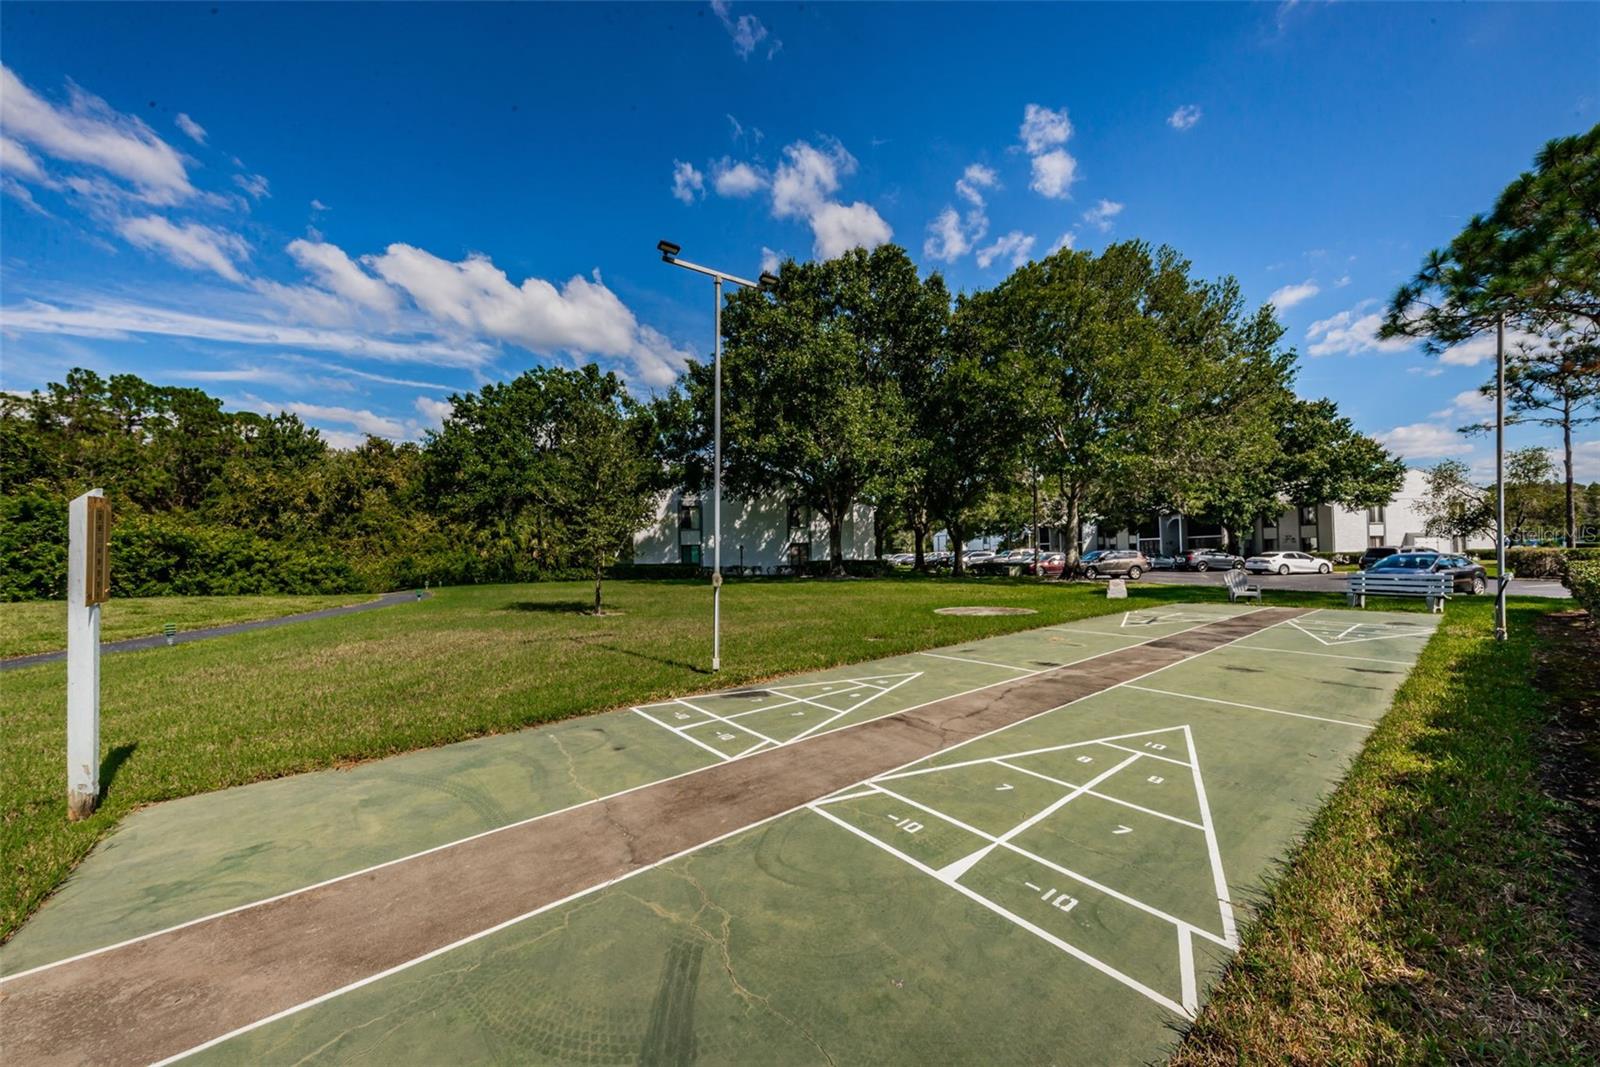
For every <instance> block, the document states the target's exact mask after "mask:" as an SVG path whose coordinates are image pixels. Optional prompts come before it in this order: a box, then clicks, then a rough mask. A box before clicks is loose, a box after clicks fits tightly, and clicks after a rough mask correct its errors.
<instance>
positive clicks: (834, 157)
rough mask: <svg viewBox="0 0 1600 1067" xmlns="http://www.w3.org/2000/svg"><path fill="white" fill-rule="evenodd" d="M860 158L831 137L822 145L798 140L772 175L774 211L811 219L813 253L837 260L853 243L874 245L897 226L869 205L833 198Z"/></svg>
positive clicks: (880, 241)
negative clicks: (825, 145) (890, 225)
mask: <svg viewBox="0 0 1600 1067" xmlns="http://www.w3.org/2000/svg"><path fill="white" fill-rule="evenodd" d="M855 169H856V160H855V157H854V156H852V155H851V154H850V153H849V152H847V151H845V148H844V146H843V145H842V144H839V143H838V142H837V141H832V142H829V143H828V144H827V147H826V149H825V150H824V149H819V148H817V147H816V146H814V145H812V144H810V143H808V142H806V141H796V142H795V143H794V144H792V145H789V146H788V147H787V148H785V149H784V150H783V162H781V163H779V164H778V170H777V173H775V174H774V175H773V178H772V213H773V214H774V215H775V216H777V217H778V218H780V219H782V218H803V219H805V220H806V221H807V222H809V223H810V224H811V232H812V236H813V238H814V240H813V252H814V253H815V254H816V255H817V256H818V257H820V258H822V259H832V258H834V257H835V256H838V255H841V254H843V253H845V252H848V251H849V250H850V249H852V248H856V247H862V248H869V249H870V248H875V247H877V246H878V245H880V244H883V243H885V242H886V241H888V240H889V239H890V238H891V237H892V236H894V231H893V230H891V229H890V228H889V224H888V223H887V222H885V221H884V220H883V217H882V216H881V215H879V214H878V212H877V210H876V209H875V208H873V207H872V206H871V205H870V204H867V203H864V202H862V201H859V200H858V201H856V202H855V203H853V204H849V205H845V204H842V203H839V202H837V201H835V200H833V199H832V196H833V194H834V193H836V192H837V191H838V189H839V182H840V178H841V177H843V176H846V175H849V174H853V173H854V172H855Z"/></svg>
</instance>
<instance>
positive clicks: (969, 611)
mask: <svg viewBox="0 0 1600 1067" xmlns="http://www.w3.org/2000/svg"><path fill="white" fill-rule="evenodd" d="M933 611H934V614H936V615H1037V614H1039V613H1038V612H1037V611H1034V610H1033V609H1032V608H994V607H967V608H934V609H933Z"/></svg>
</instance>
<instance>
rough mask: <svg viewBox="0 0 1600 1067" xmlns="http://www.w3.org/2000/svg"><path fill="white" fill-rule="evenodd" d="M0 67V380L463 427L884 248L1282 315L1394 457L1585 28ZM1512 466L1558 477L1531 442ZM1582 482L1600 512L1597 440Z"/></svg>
mask: <svg viewBox="0 0 1600 1067" xmlns="http://www.w3.org/2000/svg"><path fill="white" fill-rule="evenodd" d="M4 21H5V33H4V36H3V38H0V63H3V66H4V70H3V73H0V78H3V81H0V387H3V388H5V389H8V390H19V391H27V390H31V389H34V388H39V387H42V386H43V385H44V384H45V383H47V382H50V381H59V380H61V379H62V377H63V375H64V374H65V373H66V372H67V370H68V369H70V368H72V367H74V366H84V367H89V368H92V369H94V370H96V371H99V372H101V373H103V374H112V373H124V372H127V373H135V374H138V375H140V376H141V377H144V378H146V379H149V380H151V381H155V382H159V383H162V384H171V385H191V386H196V387H200V388H203V389H205V390H207V391H208V392H210V393H212V394H213V395H217V396H220V397H222V398H224V400H225V401H226V404H227V406H228V407H229V408H230V409H237V410H256V411H262V412H276V411H279V410H287V411H292V412H294V413H296V414H298V415H299V416H300V417H301V418H302V419H304V420H305V421H306V422H307V423H308V424H310V425H313V426H316V427H318V428H319V429H320V430H321V431H322V432H323V434H324V436H325V437H326V438H327V439H328V440H329V441H330V442H332V443H334V444H336V445H340V446H347V445H351V444H355V443H358V442H359V441H360V440H361V439H362V437H363V435H365V434H368V433H375V434H379V435H381V436H386V437H390V438H394V439H396V440H417V439H420V438H421V437H422V436H423V435H424V434H425V433H426V431H427V430H428V429H430V428H433V427H436V426H437V425H438V423H439V420H440V419H441V418H442V417H443V415H444V413H445V412H446V411H447V410H448V403H447V401H448V398H449V396H450V395H451V394H452V393H454V392H461V391H467V390H472V389H476V388H479V387H480V386H481V385H482V384H484V383H486V382H490V381H500V380H506V379H509V378H512V377H515V376H516V375H517V374H519V373H521V372H522V371H523V370H525V369H527V368H528V367H530V366H533V365H539V364H559V365H577V364H580V363H584V362H589V361H591V360H592V361H595V362H598V363H599V364H600V365H601V366H603V367H605V368H607V369H611V370H615V371H617V372H618V373H619V374H621V375H623V376H624V377H625V378H626V379H627V380H628V381H629V383H630V385H631V387H632V388H633V389H634V390H635V391H636V392H637V393H639V394H640V395H648V394H650V393H652V392H655V391H659V390H662V389H664V388H667V387H669V386H670V384H671V382H672V381H673V379H674V377H675V376H676V374H677V373H678V372H679V371H680V370H681V369H682V367H683V366H684V363H685V361H686V360H688V359H691V358H693V359H701V358H705V357H706V356H707V354H708V353H709V351H710V348H711V333H712V329H713V327H712V319H711V315H712V294H711V291H710V289H711V286H710V283H709V281H708V280H707V279H705V278H703V277H701V276H698V275H693V274H690V273H689V272H687V271H681V270H676V269H674V268H672V267H669V266H666V265H665V264H663V263H662V262H661V259H660V257H659V255H658V254H657V253H656V252H655V244H656V241H657V240H659V239H661V238H668V239H670V240H672V241H675V242H677V243H679V244H681V245H682V246H683V253H682V254H683V256H684V258H686V259H691V260H694V261H697V262H702V263H708V264H711V265H714V266H717V267H719V268H721V269H724V270H727V271H729V272H732V273H736V274H743V275H745V276H746V277H754V276H755V275H756V274H758V273H759V272H760V271H761V270H762V269H763V267H769V266H771V265H772V264H774V263H775V262H778V261H780V260H782V259H784V258H788V257H793V258H796V259H801V260H803V259H807V258H812V257H827V256H834V255H838V254H839V253H840V252H842V251H844V250H845V249H848V248H851V247H854V246H857V245H862V246H866V247H872V246H875V245H877V244H881V243H884V242H887V241H893V242H894V243H897V244H899V245H902V246H903V247H905V248H906V249H907V250H908V251H909V252H910V254H911V256H912V257H913V259H915V260H916V262H917V263H918V264H919V265H920V267H921V268H922V270H923V271H924V272H930V271H935V270H937V271H939V272H941V273H943V274H944V276H945V278H946V280H947V281H948V283H949V284H950V286H951V287H952V289H954V290H957V291H973V290H977V289H981V288H985V287H989V286H992V285H994V284H996V283H998V282H999V281H1000V280H1002V279H1003V278H1004V277H1005V275H1006V274H1007V273H1008V272H1009V271H1010V270H1011V269H1012V268H1013V267H1014V266H1015V265H1016V264H1019V263H1022V262H1026V261H1027V259H1029V258H1037V257H1040V256H1043V255H1045V254H1047V253H1049V252H1050V251H1052V250H1054V249H1055V248H1057V247H1060V246H1061V245H1063V244H1067V245H1070V246H1072V247H1074V248H1079V249H1086V250H1090V251H1095V250H1098V249H1101V248H1104V247H1105V246H1106V245H1107V244H1108V243H1111V242H1114V241H1122V240H1130V239H1140V240H1144V241H1147V242H1150V243H1151V244H1154V245H1162V244H1166V245H1171V246H1173V247H1174V248H1176V249H1178V250H1179V251H1180V252H1182V253H1183V254H1184V255H1185V256H1186V257H1187V258H1189V259H1190V260H1191V261H1192V263H1193V268H1194V271H1195V273H1196V274H1197V275H1199V276H1202V277H1207V278H1217V277H1221V276H1224V275H1232V276H1234V277H1236V278H1237V279H1238V280H1239V282H1240V284H1241V286H1242V288H1243V292H1244V294H1245V296H1246V299H1247V300H1248V301H1249V302H1250V303H1251V305H1259V304H1261V303H1265V302H1267V301H1271V302H1272V303H1273V304H1274V305H1275V306H1276V308H1277V310H1278V314H1279V318H1280V321H1281V322H1282V323H1283V325H1284V326H1285V328H1286V334H1285V344H1288V345H1292V346H1294V347H1295V348H1296V349H1297V350H1298V351H1299V353H1300V354H1301V371H1300V376H1299V379H1298V382H1297V389H1298V391H1299V392H1300V393H1301V394H1302V395H1304V396H1308V397H1319V396H1328V397H1331V398H1333V399H1334V400H1336V401H1338V403H1339V405H1340V407H1341V409H1342V410H1343V411H1344V412H1345V413H1346V414H1348V415H1349V416H1350V417H1351V418H1352V419H1353V420H1354V421H1355V423H1356V425H1357V426H1358V427H1359V428H1360V429H1362V430H1363V431H1366V432H1368V433H1371V434H1373V435H1375V436H1377V437H1379V438H1380V439H1381V440H1383V441H1384V442H1385V443H1386V444H1388V445H1389V446H1390V447H1391V448H1393V449H1394V450H1395V451H1397V452H1399V453H1400V454H1402V455H1404V456H1405V457H1406V458H1407V459H1408V460H1410V461H1411V462H1413V463H1414V464H1417V465H1424V466H1425V465H1429V464H1432V463H1435V462H1437V461H1438V460H1440V459H1442V458H1446V457H1450V458H1459V459H1463V460H1465V461H1467V462H1468V463H1469V464H1472V465H1473V466H1474V467H1475V468H1476V469H1477V470H1478V471H1479V472H1480V473H1481V472H1484V471H1486V470H1488V469H1489V463H1490V455H1491V453H1490V440H1489V439H1488V438H1485V437H1475V438H1472V437H1464V436H1462V435H1460V434H1458V433H1457V432H1455V431H1456V428H1457V427H1458V426H1461V425H1463V424H1466V423H1471V422H1475V421H1478V420H1479V419H1481V418H1482V417H1483V415H1484V414H1485V412H1484V409H1483V406H1482V399H1481V397H1479V396H1478V394H1477V392H1476V390H1477V387H1478V386H1479V385H1481V384H1482V383H1483V382H1484V381H1485V380H1487V378H1488V377H1489V375H1490V373H1491V371H1492V366H1493V363H1492V359H1493V347H1492V339H1490V338H1483V339H1480V340H1478V341H1474V342H1470V343H1468V344H1467V345H1464V346H1461V347H1460V348H1458V349H1456V350H1453V351H1451V352H1448V353H1446V354H1445V355H1444V356H1443V357H1429V356H1426V355H1424V354H1423V353H1422V352H1421V351H1420V349H1419V348H1418V347H1417V346H1414V345H1410V344H1402V343H1397V342H1393V341H1384V342H1380V341H1378V340H1377V339H1376V337H1375V335H1374V330H1375V327H1376V324H1377V317H1378V315H1379V313H1380V312H1381V310H1382V308H1383V306H1384V304H1385V302H1386V301H1387V299H1388V297H1389V296H1390V295H1391V294H1392V293H1393V292H1394V290H1395V288H1396V286H1397V285H1399V284H1400V283H1401V282H1402V281H1404V280H1405V279H1407V278H1408V277H1410V275H1411V274H1412V273H1413V272H1414V271H1415V270H1416V269H1417V267H1418V265H1419V264H1420V263H1421V260H1422V257H1423V255H1424V254H1425V253H1426V252H1427V251H1428V249H1430V248H1433V247H1437V246H1440V245H1443V244H1445V243H1447V242H1448V240H1449V239H1450V237H1451V236H1453V235H1454V234H1455V233H1456V232H1457V231H1458V230H1459V229H1460V228H1461V227H1462V225H1464V224H1465V222H1466V221H1467V219H1468V218H1469V217H1470V216H1471V215H1472V214H1473V213H1474V212H1479V211H1486V210H1488V209H1489V208H1490V207H1491V206H1492V204H1493V201H1494V198H1495V196H1496V194H1497V193H1498V192H1499V191H1500V190H1501V189H1502V188H1503V187H1504V186H1505V185H1506V184H1507V183H1508V182H1509V181H1510V180H1511V179H1512V178H1513V177H1515V176H1516V175H1517V174H1518V173H1519V172H1520V171H1522V170H1524V169H1527V168H1528V167H1530V166H1531V164H1532V160H1533V156H1534V154H1535V153H1536V152H1537V151H1538V149H1539V147H1540V146H1541V145H1542V144H1543V143H1544V142H1545V141H1547V140H1549V139H1551V138H1554V137H1559V136H1567V135H1571V134H1575V133H1579V132H1582V131H1584V130H1586V129H1588V128H1590V127H1592V126H1593V125H1594V124H1595V123H1596V122H1600V62H1584V61H1582V59H1581V57H1582V56H1584V55H1587V56H1588V57H1589V58H1590V60H1594V59H1596V58H1597V57H1600V5H1594V4H1562V5H1539V4H1513V5H1494V4H1481V5H1473V4H1467V5H1443V4H1423V5H1404V4H1385V5H1375V4H1352V3H1337V4H1326V3H1313V2H1310V0H1304V2H1295V0H1291V2H1288V3H1282V4H1276V5H1275V4H1252V5H1230V4H1189V5H1179V6H1168V5H1162V4H1137V5H1093V4H1079V5H1067V6H1059V7H1047V6H1042V5H987V6H969V5H962V4H940V5H914V4H896V5H882V6H879V5H857V4H852V5H844V4H819V3H806V4H750V3H727V2H722V0H718V2H716V3H711V4H672V5H667V4H661V5H642V4H638V5H621V6H610V5H603V4H588V5H580V6H565V5H533V4H520V5H512V4H497V5H491V6H481V7H478V6H465V5H449V6H431V5H420V4H417V5H389V6H366V5H362V6H357V5H311V6H299V5H291V4H260V5H233V4H214V5H208V4H204V3H201V4H183V5H174V6H150V5H135V4H118V5H111V6H92V5H81V4H72V5H68V4H23V3H16V2H10V3H7V4H6V5H5V9H4ZM1508 436H1509V438H1510V443H1511V444H1512V445H1513V446H1517V445H1526V444H1535V443H1537V444H1554V443H1555V436H1554V434H1553V432H1550V431H1542V430H1538V429H1535V428H1532V427H1518V428H1515V429H1514V430H1513V431H1512V432H1511V433H1510V434H1509V435H1508ZM1578 452H1579V456H1580V467H1579V476H1580V477H1581V478H1584V479H1586V480H1592V479H1600V432H1596V431H1595V430H1594V428H1593V427H1590V428H1589V432H1587V433H1585V434H1583V435H1581V437H1580V443H1579V448H1578Z"/></svg>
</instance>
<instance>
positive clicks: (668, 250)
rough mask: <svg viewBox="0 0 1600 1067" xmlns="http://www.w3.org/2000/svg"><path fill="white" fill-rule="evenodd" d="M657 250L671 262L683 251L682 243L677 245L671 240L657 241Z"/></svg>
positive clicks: (663, 257)
mask: <svg viewBox="0 0 1600 1067" xmlns="http://www.w3.org/2000/svg"><path fill="white" fill-rule="evenodd" d="M656 251H658V252H660V253H661V258H662V259H664V260H666V261H667V262H668V263H671V262H672V261H673V259H674V258H676V256H677V255H678V253H679V252H682V251H683V246H682V245H675V244H673V243H672V242H671V241H657V242H656Z"/></svg>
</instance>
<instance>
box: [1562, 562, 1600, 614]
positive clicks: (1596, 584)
mask: <svg viewBox="0 0 1600 1067" xmlns="http://www.w3.org/2000/svg"><path fill="white" fill-rule="evenodd" d="M1565 585H1566V587H1567V588H1568V589H1571V590H1572V598H1573V599H1574V600H1576V601H1577V602H1578V603H1579V604H1580V605H1582V606H1583V610H1584V611H1587V612H1588V613H1589V617H1590V618H1592V619H1595V620H1600V560H1573V561H1572V565H1571V566H1570V567H1568V568H1567V577H1566V579H1565Z"/></svg>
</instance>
